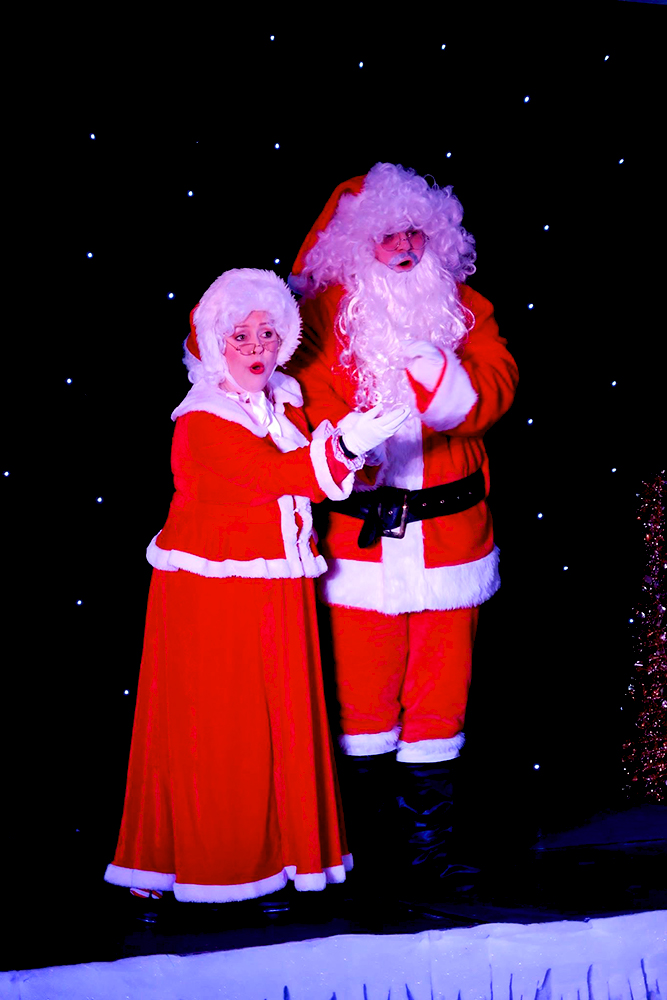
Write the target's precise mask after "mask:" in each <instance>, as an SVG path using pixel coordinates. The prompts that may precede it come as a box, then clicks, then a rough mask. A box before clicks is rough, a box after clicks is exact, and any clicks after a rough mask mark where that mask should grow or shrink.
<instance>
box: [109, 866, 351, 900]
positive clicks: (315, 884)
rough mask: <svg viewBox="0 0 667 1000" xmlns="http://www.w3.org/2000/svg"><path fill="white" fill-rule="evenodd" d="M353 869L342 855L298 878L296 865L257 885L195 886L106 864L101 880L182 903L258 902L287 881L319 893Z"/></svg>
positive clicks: (133, 869)
mask: <svg viewBox="0 0 667 1000" xmlns="http://www.w3.org/2000/svg"><path fill="white" fill-rule="evenodd" d="M353 866H354V863H353V860H352V855H351V854H345V855H343V857H342V858H341V863H340V864H339V865H332V866H331V867H329V868H325V869H324V870H323V871H321V872H312V873H309V874H304V875H299V874H297V871H296V866H295V865H287V866H286V867H285V868H283V870H282V871H281V872H278V873H277V874H276V875H270V876H269V877H268V878H263V879H259V880H258V881H257V882H244V883H242V884H240V885H195V884H188V883H185V882H176V879H175V876H174V875H167V874H165V873H163V872H150V871H141V870H139V869H135V868H121V867H119V866H118V865H108V866H107V870H106V872H105V875H104V879H105V881H106V882H110V883H111V884H112V885H121V886H125V887H127V888H137V889H160V890H162V891H163V892H164V891H169V890H172V891H173V893H174V896H175V898H176V899H178V900H179V901H180V902H182V903H235V902H236V903H238V902H241V901H242V900H244V899H257V898H258V897H260V896H267V895H269V894H270V893H272V892H278V891H279V890H280V889H284V887H285V886H286V885H287V883H288V881H289V880H290V879H291V880H292V881H293V882H294V887H295V888H296V889H297V890H298V891H299V892H319V891H321V890H322V889H324V887H325V886H326V884H327V883H329V882H333V883H340V882H344V881H345V873H346V872H348V871H350V870H351V869H352V868H353Z"/></svg>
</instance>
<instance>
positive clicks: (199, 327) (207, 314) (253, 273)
mask: <svg viewBox="0 0 667 1000" xmlns="http://www.w3.org/2000/svg"><path fill="white" fill-rule="evenodd" d="M256 310H257V311H259V310H262V311H264V312H267V313H268V314H269V317H270V320H271V323H273V324H274V326H275V328H276V331H277V333H278V335H279V337H280V339H281V341H282V343H281V345H280V349H279V350H278V356H277V358H276V365H284V364H286V363H287V362H288V361H289V359H290V358H291V357H292V355H293V354H294V351H295V350H296V349H297V347H298V346H299V342H300V340H301V316H300V314H299V309H298V306H297V304H296V301H295V299H294V297H293V295H292V293H291V292H290V290H289V288H288V287H287V285H286V284H285V282H284V281H283V280H282V278H280V277H278V275H277V274H275V272H274V271H263V270H259V269H256V268H250V267H244V268H234V269H233V270H231V271H225V273H224V274H221V275H220V277H219V278H216V279H215V281H214V282H213V284H212V285H211V286H210V287H209V288H208V289H207V290H206V291H205V292H204V294H203V295H202V297H201V300H200V302H199V305H198V306H197V307H196V308H195V309H194V310H193V312H192V330H193V332H192V333H191V334H190V336H189V337H188V339H187V340H186V342H185V345H184V346H185V351H184V358H183V361H184V363H185V365H186V367H187V369H188V377H189V379H190V381H191V382H199V381H200V380H201V379H205V380H206V381H207V382H211V383H213V384H216V385H217V384H218V383H219V382H222V381H224V380H225V379H226V378H227V375H228V374H229V367H228V365H227V361H226V359H225V356H224V354H225V348H226V340H225V338H226V337H228V336H229V335H230V334H231V333H233V332H234V327H235V326H238V324H239V323H242V322H243V320H244V319H245V318H246V317H247V316H248V315H249V314H250V313H251V312H254V311H256ZM197 355H199V356H198V357H197Z"/></svg>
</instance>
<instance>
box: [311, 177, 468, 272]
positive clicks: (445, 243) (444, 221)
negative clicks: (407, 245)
mask: <svg viewBox="0 0 667 1000" xmlns="http://www.w3.org/2000/svg"><path fill="white" fill-rule="evenodd" d="M462 219H463V208H462V206H461V202H460V201H459V200H458V198H457V197H456V196H455V195H454V194H453V193H452V187H451V186H449V187H443V188H441V187H438V185H437V184H435V183H434V184H433V186H432V187H429V184H428V182H427V181H426V180H425V179H424V178H423V177H420V176H419V175H418V174H417V173H416V172H415V171H414V170H412V169H405V168H404V167H402V166H401V165H400V164H398V165H395V164H393V163H376V164H375V166H374V167H373V168H372V169H371V170H369V172H368V174H367V175H366V178H365V180H364V183H363V187H362V189H361V192H360V193H359V194H356V195H355V194H348V193H345V194H343V195H342V196H341V198H340V201H339V202H338V207H337V209H336V212H335V215H334V217H333V219H332V220H331V222H330V223H329V224H328V226H327V227H326V229H325V230H324V231H323V232H321V233H320V234H319V237H318V239H317V242H316V243H315V245H314V246H313V247H312V249H311V250H309V252H308V253H307V255H306V257H305V261H304V268H303V272H302V277H303V278H304V279H306V280H307V282H308V284H309V285H310V287H311V289H313V290H319V289H321V288H323V287H326V286H327V285H330V284H343V285H346V286H348V287H349V285H350V284H351V283H352V277H353V275H355V274H357V273H358V272H359V270H360V269H363V268H364V266H365V265H367V264H369V263H370V262H371V261H372V260H373V258H374V247H373V241H374V240H380V239H382V237H383V236H384V235H385V234H386V233H395V232H402V231H404V230H406V229H421V230H423V231H424V232H425V233H426V235H427V236H428V238H429V243H428V250H429V253H430V254H431V255H433V256H434V257H435V258H436V259H437V261H438V264H439V265H440V267H441V268H442V270H444V271H446V272H448V273H449V274H450V275H451V276H452V277H453V278H454V279H455V280H457V281H465V279H466V277H467V276H468V275H469V274H473V273H474V271H475V264H474V261H475V256H476V254H475V241H474V239H473V237H472V236H471V235H470V234H469V233H467V232H466V230H465V229H464V228H463V226H462V225H461V220H462ZM299 290H301V289H299Z"/></svg>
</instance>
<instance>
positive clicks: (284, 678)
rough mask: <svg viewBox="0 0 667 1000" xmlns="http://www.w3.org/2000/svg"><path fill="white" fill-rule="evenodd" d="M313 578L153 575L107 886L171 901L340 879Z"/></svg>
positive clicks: (346, 862)
mask: <svg viewBox="0 0 667 1000" xmlns="http://www.w3.org/2000/svg"><path fill="white" fill-rule="evenodd" d="M341 816H342V814H341V810H340V803H339V795H338V786H337V780H336V775H335V768H334V763H333V755H332V744H331V737H330V734H329V729H328V724H327V717H326V711H325V705H324V696H323V688H322V678H321V666H320V656H319V646H318V633H317V624H316V612H315V601H314V591H313V585H312V581H311V580H306V579H295V580H265V579H239V578H231V579H208V578H204V577H201V576H197V575H195V574H192V573H187V572H184V571H181V570H179V571H178V572H175V573H172V572H162V571H159V570H154V572H153V578H152V582H151V589H150V594H149V601H148V611H147V620H146V633H145V640H144V652H143V659H142V663H141V673H140V678H139V690H138V694H137V707H136V714H135V721H134V731H133V736H132V747H131V752H130V762H129V770H128V779H127V790H126V797H125V808H124V813H123V819H122V825H121V831H120V837H119V841H118V847H117V850H116V855H115V857H114V861H113V864H112V865H110V866H109V868H108V869H107V874H106V876H105V877H106V878H107V881H110V882H114V883H116V884H120V885H138V886H142V887H144V888H156V889H173V890H174V893H175V895H176V898H177V899H181V900H186V901H203V902H207V901H208V902H225V901H227V900H234V899H247V898H252V897H254V896H261V895H263V894H265V893H267V892H272V891H274V890H276V889H279V888H282V886H283V885H285V884H286V882H287V878H288V876H289V877H294V878H295V884H296V888H297V889H321V888H324V884H325V882H326V881H343V880H344V878H345V874H344V868H345V867H350V866H351V859H350V858H349V857H348V856H347V847H346V844H345V835H344V831H343V824H342V819H341Z"/></svg>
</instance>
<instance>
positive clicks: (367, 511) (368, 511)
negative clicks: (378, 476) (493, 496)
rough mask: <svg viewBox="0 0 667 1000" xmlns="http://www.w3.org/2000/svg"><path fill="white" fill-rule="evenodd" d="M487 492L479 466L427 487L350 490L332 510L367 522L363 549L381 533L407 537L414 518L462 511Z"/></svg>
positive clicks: (361, 537) (360, 542) (362, 535)
mask: <svg viewBox="0 0 667 1000" xmlns="http://www.w3.org/2000/svg"><path fill="white" fill-rule="evenodd" d="M485 496H486V486H485V483H484V473H483V472H482V470H481V469H478V470H477V472H473V474H472V475H471V476H466V477H465V479H457V480H456V482H453V483H445V484H444V485H443V486H430V487H429V488H428V489H425V490H402V489H399V488H398V487H396V486H378V487H377V489H374V490H360V491H358V492H356V493H352V494H350V496H349V497H348V498H347V500H340V501H338V502H337V503H334V504H331V510H332V511H335V512H336V513H337V514H348V515H349V516H350V517H358V518H360V519H361V520H362V521H363V522H364V524H363V527H362V529H361V531H360V532H359V538H358V545H359V548H360V549H367V548H368V546H369V545H372V544H373V542H374V541H375V540H376V538H378V537H380V536H381V535H384V537H385V538H403V536H404V534H405V528H406V525H408V524H409V523H410V522H411V521H425V520H427V519H428V518H430V517H441V516H442V515H444V514H460V513H461V511H462V510H468V509H469V508H470V507H474V506H475V505H476V504H478V503H480V502H481V501H482V500H483V499H484V497H485Z"/></svg>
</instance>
